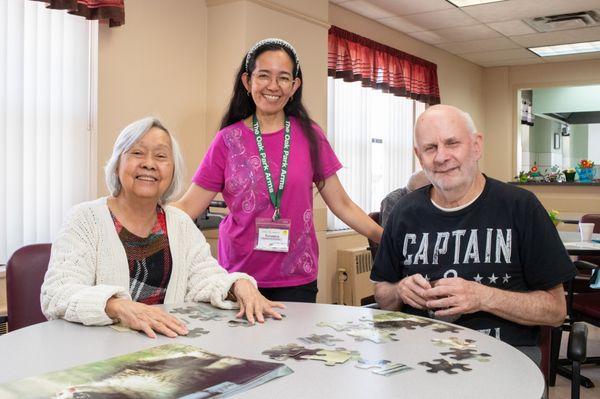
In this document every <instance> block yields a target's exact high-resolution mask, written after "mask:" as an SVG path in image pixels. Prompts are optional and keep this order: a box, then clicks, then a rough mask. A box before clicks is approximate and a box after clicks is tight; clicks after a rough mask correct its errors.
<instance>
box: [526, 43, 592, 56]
mask: <svg viewBox="0 0 600 399" xmlns="http://www.w3.org/2000/svg"><path fill="white" fill-rule="evenodd" d="M529 50H531V51H533V52H534V53H536V54H537V55H539V56H540V57H554V56H557V55H567V54H582V53H593V52H596V51H600V41H595V42H582V43H571V44H559V45H556V46H544V47H530V48H529Z"/></svg>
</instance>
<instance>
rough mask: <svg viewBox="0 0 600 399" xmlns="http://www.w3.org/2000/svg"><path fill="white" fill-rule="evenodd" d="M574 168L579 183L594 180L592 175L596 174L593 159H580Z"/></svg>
mask: <svg viewBox="0 0 600 399" xmlns="http://www.w3.org/2000/svg"><path fill="white" fill-rule="evenodd" d="M575 169H577V174H578V175H579V182H580V183H590V182H592V181H593V180H594V175H595V174H596V170H595V169H594V161H590V160H589V159H582V160H581V161H579V163H578V164H577V167H576V168H575Z"/></svg>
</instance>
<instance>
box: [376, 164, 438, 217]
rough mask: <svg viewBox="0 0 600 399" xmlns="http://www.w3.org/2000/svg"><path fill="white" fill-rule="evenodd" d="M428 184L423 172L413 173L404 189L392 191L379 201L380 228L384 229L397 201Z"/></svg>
mask: <svg viewBox="0 0 600 399" xmlns="http://www.w3.org/2000/svg"><path fill="white" fill-rule="evenodd" d="M428 184H429V179H427V176H426V175H425V172H423V171H422V170H420V171H418V172H415V173H413V174H412V175H411V176H410V177H409V179H408V183H406V187H400V188H399V189H397V190H394V191H392V192H391V193H389V194H388V195H386V196H385V198H384V199H383V200H382V201H381V212H380V214H381V216H380V224H381V227H385V224H386V223H387V221H388V219H389V217H390V214H391V213H392V209H394V206H395V205H396V204H397V203H398V201H400V198H402V197H404V196H405V195H406V194H408V193H412V192H413V191H415V190H418V189H420V188H421V187H423V186H426V185H428Z"/></svg>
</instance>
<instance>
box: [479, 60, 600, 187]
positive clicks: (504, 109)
mask: <svg viewBox="0 0 600 399" xmlns="http://www.w3.org/2000/svg"><path fill="white" fill-rule="evenodd" d="M598 70H600V60H586V61H567V62H556V63H548V64H535V65H518V66H510V67H496V68H485V69H484V70H483V82H484V83H483V92H484V96H483V104H484V109H485V121H486V127H487V129H486V131H485V140H484V153H485V166H486V172H487V173H488V174H489V175H490V176H493V177H496V178H498V179H500V180H504V181H508V180H510V179H512V177H513V176H515V175H516V172H517V170H516V168H517V164H516V148H517V145H516V140H517V137H518V135H517V129H518V125H517V91H518V90H519V89H532V88H543V87H557V86H569V85H589V84H597V83H600V75H599V74H598Z"/></svg>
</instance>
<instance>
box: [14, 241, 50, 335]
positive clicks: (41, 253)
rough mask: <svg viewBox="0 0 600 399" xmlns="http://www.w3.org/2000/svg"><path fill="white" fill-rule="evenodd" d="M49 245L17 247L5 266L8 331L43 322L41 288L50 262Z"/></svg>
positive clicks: (44, 318) (44, 319)
mask: <svg viewBox="0 0 600 399" xmlns="http://www.w3.org/2000/svg"><path fill="white" fill-rule="evenodd" d="M50 247H51V245H50V244H34V245H27V246H25V247H23V248H20V249H18V250H17V251H15V253H14V254H13V255H12V256H11V257H10V259H9V260H8V264H7V265H6V300H7V314H8V331H14V330H18V329H19V328H23V327H27V326H30V325H32V324H37V323H41V322H44V321H46V317H45V316H44V315H43V313H42V309H41V306H40V290H41V287H42V283H43V281H44V275H45V274H46V270H48V262H49V261H50Z"/></svg>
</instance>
